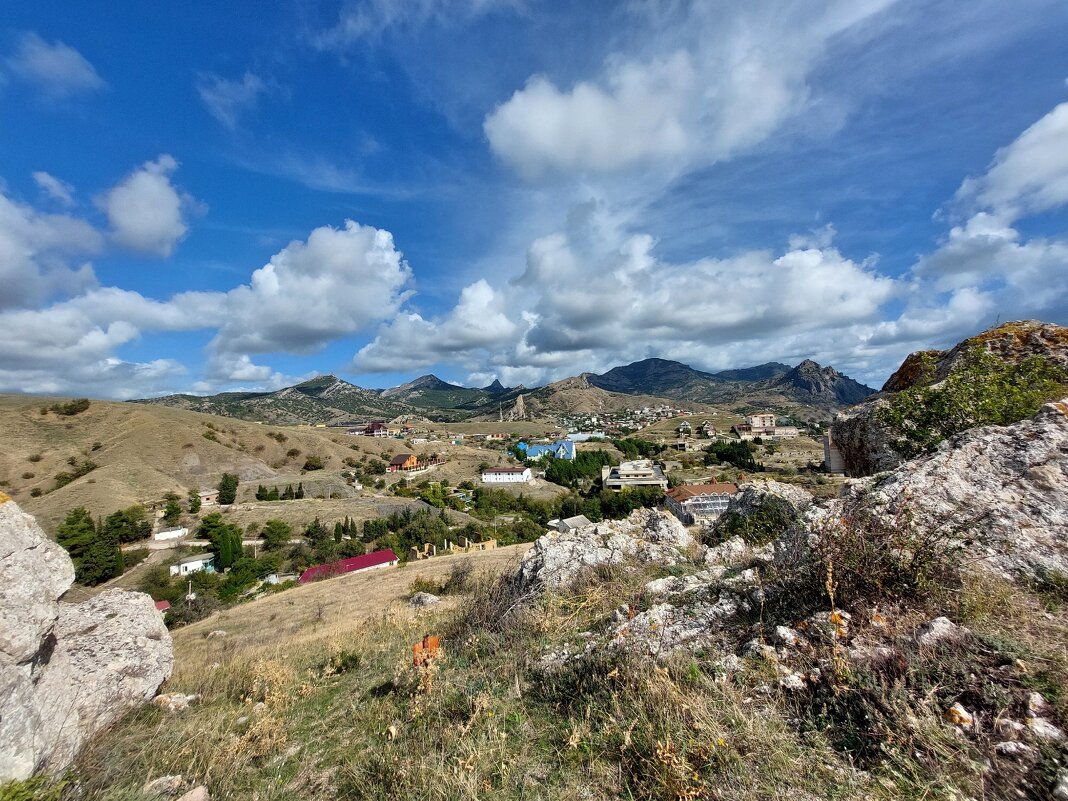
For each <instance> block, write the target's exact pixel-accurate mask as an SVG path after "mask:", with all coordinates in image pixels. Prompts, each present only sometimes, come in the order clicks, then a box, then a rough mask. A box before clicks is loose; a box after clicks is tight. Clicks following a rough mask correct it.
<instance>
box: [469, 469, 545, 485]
mask: <svg viewBox="0 0 1068 801" xmlns="http://www.w3.org/2000/svg"><path fill="white" fill-rule="evenodd" d="M532 478H534V476H533V475H532V474H531V472H530V468H529V467H491V468H490V469H489V470H483V471H482V481H483V482H485V483H486V484H525V483H526V482H528V481H530V480H531V479H532Z"/></svg>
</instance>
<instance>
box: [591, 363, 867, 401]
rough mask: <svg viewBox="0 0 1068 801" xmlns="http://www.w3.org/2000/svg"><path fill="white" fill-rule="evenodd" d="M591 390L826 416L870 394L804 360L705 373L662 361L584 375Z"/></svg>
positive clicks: (864, 388) (833, 372) (826, 368)
mask: <svg viewBox="0 0 1068 801" xmlns="http://www.w3.org/2000/svg"><path fill="white" fill-rule="evenodd" d="M585 378H586V380H587V382H588V383H589V384H590V385H591V386H594V387H598V388H600V389H605V390H609V391H612V392H622V393H627V394H637V393H643V394H648V395H658V396H661V397H664V398H672V399H675V400H685V401H691V402H697V403H709V404H721V405H728V406H731V407H732V408H736V409H744V408H755V407H760V406H770V407H775V408H781V407H788V406H791V405H800V406H802V407H804V408H805V409H808V410H811V411H814V412H826V411H830V410H834V409H838V408H840V407H842V406H849V405H852V404H854V403H858V402H860V401H861V400H863V399H864V398H866V397H868V396H869V395H872V394H874V393H875V390H874V389H872V388H870V387H866V386H864V385H863V384H860V383H858V382H856V381H854V380H853V379H851V378H849V377H848V376H845V375H842V374H841V373H839V372H838V371H837V370H835V369H834V368H833V367H821V366H820V365H819V364H817V363H816V362H814V361H812V360H811V359H806V360H805V361H803V362H801V363H800V364H799V365H797V366H796V367H794V368H790V367H787V366H786V365H784V364H781V363H779V362H768V363H767V364H762V365H758V366H756V367H747V368H742V369H739V370H725V371H723V372H721V373H706V372H703V371H701V370H695V369H694V368H692V367H690V366H688V365H685V364H681V363H680V362H673V361H669V360H667V359H644V360H642V361H640V362H634V363H632V364H628V365H625V366H623V367H615V368H613V369H611V370H609V371H608V372H607V373H604V374H602V375H594V374H586V375H585Z"/></svg>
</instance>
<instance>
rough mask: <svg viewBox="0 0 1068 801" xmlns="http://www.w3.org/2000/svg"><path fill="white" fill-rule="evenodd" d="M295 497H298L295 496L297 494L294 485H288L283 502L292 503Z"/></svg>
mask: <svg viewBox="0 0 1068 801" xmlns="http://www.w3.org/2000/svg"><path fill="white" fill-rule="evenodd" d="M294 497H296V496H295V494H294V492H293V485H292V484H286V488H285V491H284V492H283V493H282V500H283V501H291V500H293V498H294Z"/></svg>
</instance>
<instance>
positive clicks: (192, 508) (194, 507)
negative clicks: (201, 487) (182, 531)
mask: <svg viewBox="0 0 1068 801" xmlns="http://www.w3.org/2000/svg"><path fill="white" fill-rule="evenodd" d="M187 500H188V504H189V514H191V515H195V514H197V513H198V512H199V511H200V492H199V491H198V490H195V489H191V490H189V495H188V496H187Z"/></svg>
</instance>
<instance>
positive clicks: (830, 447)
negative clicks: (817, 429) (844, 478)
mask: <svg viewBox="0 0 1068 801" xmlns="http://www.w3.org/2000/svg"><path fill="white" fill-rule="evenodd" d="M823 465H824V467H825V468H826V469H827V472H828V473H833V474H835V475H844V474H845V471H846V467H845V459H843V458H842V452H841V451H840V450H838V446H837V445H835V444H834V440H833V439H831V432H830V431H828V432H827V433H826V434H824V435H823Z"/></svg>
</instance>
